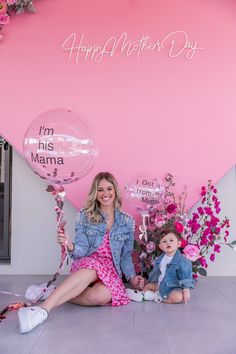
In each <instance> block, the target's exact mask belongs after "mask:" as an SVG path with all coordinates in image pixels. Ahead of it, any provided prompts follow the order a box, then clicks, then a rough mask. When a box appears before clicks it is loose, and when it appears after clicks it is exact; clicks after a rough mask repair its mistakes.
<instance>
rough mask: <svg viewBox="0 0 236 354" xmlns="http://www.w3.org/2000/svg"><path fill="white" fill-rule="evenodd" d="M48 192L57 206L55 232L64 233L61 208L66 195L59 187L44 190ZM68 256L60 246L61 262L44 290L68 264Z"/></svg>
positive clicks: (65, 250) (65, 248) (66, 251)
mask: <svg viewBox="0 0 236 354" xmlns="http://www.w3.org/2000/svg"><path fill="white" fill-rule="evenodd" d="M46 190H47V191H48V192H51V194H52V195H54V196H55V201H56V204H57V206H56V207H55V211H56V215H57V231H58V230H61V231H65V226H66V221H65V220H63V216H64V214H65V213H64V211H63V210H62V209H63V206H64V198H65V195H66V192H65V189H64V188H63V187H62V186H60V187H57V186H56V187H53V186H51V185H49V186H48V187H47V189H46ZM68 259H69V256H68V250H67V247H66V246H64V245H62V246H61V260H60V265H59V268H58V270H57V272H56V273H55V274H54V275H53V277H52V278H51V279H50V280H49V281H48V283H47V285H46V288H45V289H47V288H48V287H49V286H50V285H51V284H53V283H54V282H55V280H56V279H57V278H58V276H59V274H60V272H61V270H62V269H63V268H64V265H65V263H66V262H68Z"/></svg>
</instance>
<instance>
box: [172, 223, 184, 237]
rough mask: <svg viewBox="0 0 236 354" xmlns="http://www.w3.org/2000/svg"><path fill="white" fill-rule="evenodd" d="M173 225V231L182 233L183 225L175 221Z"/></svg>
mask: <svg viewBox="0 0 236 354" xmlns="http://www.w3.org/2000/svg"><path fill="white" fill-rule="evenodd" d="M174 225H175V230H176V231H177V232H179V233H180V234H181V233H182V232H183V231H184V226H183V224H181V222H179V221H176V222H175V223H174Z"/></svg>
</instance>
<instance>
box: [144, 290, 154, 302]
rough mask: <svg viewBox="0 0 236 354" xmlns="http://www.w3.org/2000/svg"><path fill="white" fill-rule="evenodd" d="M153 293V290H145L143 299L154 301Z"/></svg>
mask: <svg viewBox="0 0 236 354" xmlns="http://www.w3.org/2000/svg"><path fill="white" fill-rule="evenodd" d="M154 297H155V293H154V291H151V290H147V291H145V293H144V300H146V301H154Z"/></svg>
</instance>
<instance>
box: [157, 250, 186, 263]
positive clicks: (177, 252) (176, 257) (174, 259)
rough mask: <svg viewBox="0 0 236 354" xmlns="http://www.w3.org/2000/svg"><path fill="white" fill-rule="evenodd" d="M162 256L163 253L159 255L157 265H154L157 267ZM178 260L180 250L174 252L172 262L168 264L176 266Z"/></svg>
mask: <svg viewBox="0 0 236 354" xmlns="http://www.w3.org/2000/svg"><path fill="white" fill-rule="evenodd" d="M164 256H165V253H164V252H163V253H162V254H161V255H160V257H159V258H158V261H157V263H156V264H157V265H158V264H160V263H161V261H162V259H163V257H164ZM180 258H181V252H180V250H177V251H176V252H175V254H174V257H173V258H172V260H171V262H170V263H169V264H176V263H178V262H179V260H180Z"/></svg>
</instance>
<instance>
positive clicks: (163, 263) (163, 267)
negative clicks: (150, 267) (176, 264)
mask: <svg viewBox="0 0 236 354" xmlns="http://www.w3.org/2000/svg"><path fill="white" fill-rule="evenodd" d="M173 257H174V256H171V257H170V256H167V254H165V255H164V257H163V258H162V260H161V263H160V265H159V269H160V271H161V274H160V276H159V278H158V283H160V282H161V281H162V280H163V278H164V276H165V274H166V266H167V264H169V263H170V262H171V261H172V258H173Z"/></svg>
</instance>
